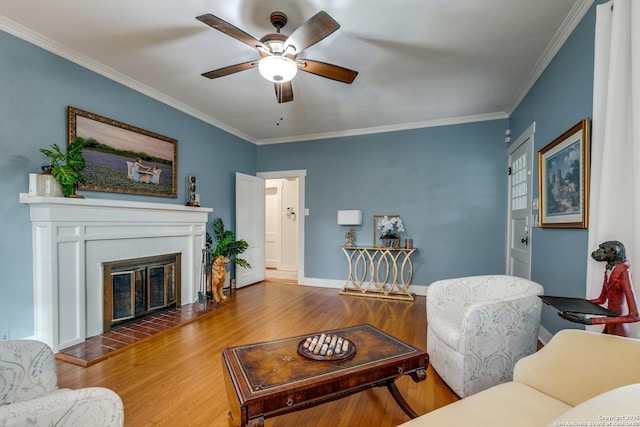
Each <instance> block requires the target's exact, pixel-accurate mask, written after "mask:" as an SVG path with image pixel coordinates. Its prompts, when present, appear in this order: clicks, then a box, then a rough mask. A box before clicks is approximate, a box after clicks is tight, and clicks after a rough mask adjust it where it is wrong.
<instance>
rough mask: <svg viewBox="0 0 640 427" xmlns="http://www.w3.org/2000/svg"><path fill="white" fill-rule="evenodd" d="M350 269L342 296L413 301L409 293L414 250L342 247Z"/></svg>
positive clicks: (412, 296)
mask: <svg viewBox="0 0 640 427" xmlns="http://www.w3.org/2000/svg"><path fill="white" fill-rule="evenodd" d="M341 249H342V252H344V254H345V256H346V257H347V262H348V266H349V271H348V276H347V281H346V283H345V284H344V287H343V288H342V290H341V291H340V294H342V295H356V296H367V297H377V298H390V299H396V300H403V301H413V300H414V295H413V294H412V293H411V292H409V285H410V284H411V277H412V276H413V263H412V262H411V254H413V253H414V252H415V251H416V249H415V248H412V249H403V248H387V247H354V246H352V247H349V246H343V247H341Z"/></svg>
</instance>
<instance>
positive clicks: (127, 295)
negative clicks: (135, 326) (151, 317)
mask: <svg viewBox="0 0 640 427" xmlns="http://www.w3.org/2000/svg"><path fill="white" fill-rule="evenodd" d="M103 268H104V290H105V293H104V296H105V298H104V300H105V303H104V331H105V332H107V331H109V330H111V326H112V325H114V324H118V323H121V322H125V321H129V320H131V319H136V318H139V317H143V316H145V315H147V314H149V313H151V312H153V311H156V310H159V309H163V308H167V307H172V306H176V307H177V306H180V297H179V296H180V254H171V255H163V256H156V257H149V258H138V259H132V260H125V261H116V262H109V263H105V264H103Z"/></svg>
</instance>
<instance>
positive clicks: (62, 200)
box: [20, 193, 213, 212]
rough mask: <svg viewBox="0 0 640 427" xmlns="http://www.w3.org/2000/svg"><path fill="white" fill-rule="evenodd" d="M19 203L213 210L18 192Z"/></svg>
mask: <svg viewBox="0 0 640 427" xmlns="http://www.w3.org/2000/svg"><path fill="white" fill-rule="evenodd" d="M20 203H23V204H29V205H41V206H49V207H60V208H63V207H76V208H104V209H134V210H141V209H142V210H150V211H176V212H181V211H182V212H213V209H211V208H203V207H194V206H183V205H177V204H173V203H149V202H133V201H128V200H113V199H91V198H85V199H77V198H72V197H43V196H31V195H29V194H27V193H20Z"/></svg>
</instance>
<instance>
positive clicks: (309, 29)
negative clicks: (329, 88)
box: [196, 11, 358, 103]
mask: <svg viewBox="0 0 640 427" xmlns="http://www.w3.org/2000/svg"><path fill="white" fill-rule="evenodd" d="M196 19H197V20H199V21H201V22H203V23H205V24H207V25H209V26H211V27H212V28H215V29H216V30H218V31H221V32H223V33H225V34H226V35H228V36H230V37H233V38H234V39H236V40H239V41H241V42H242V43H245V44H247V45H249V46H251V47H252V48H255V49H256V50H257V51H258V53H259V54H260V57H261V58H260V59H257V60H252V61H247V62H242V63H240V64H235V65H230V66H228V67H223V68H219V69H217V70H212V71H208V72H206V73H203V74H202V75H203V76H204V77H207V78H209V79H216V78H218V77H223V76H227V75H229V74H233V73H237V72H239V71H244V70H248V69H251V68H255V67H258V70H259V71H260V74H261V75H262V76H263V77H264V78H265V79H267V80H269V81H272V82H274V84H275V89H276V98H277V100H278V102H279V103H282V102H289V101H293V88H292V86H291V79H293V78H294V77H295V75H296V73H297V71H298V70H302V71H306V72H307V73H311V74H315V75H317V76H320V77H325V78H328V79H332V80H336V81H339V82H342V83H347V84H351V83H352V82H353V80H354V79H355V78H356V76H357V75H358V72H357V71H353V70H350V69H348V68H344V67H340V66H338V65H333V64H327V63H325V62H320V61H313V60H310V59H306V58H298V55H299V54H300V53H301V52H302V51H303V50H305V49H306V48H308V47H310V46H312V45H314V44H316V43H318V42H319V41H320V40H322V39H324V38H325V37H327V36H329V35H330V34H332V33H333V32H334V31H336V30H337V29H338V28H340V24H338V23H337V22H336V21H335V20H334V19H333V18H332V17H331V16H329V14H327V13H326V12H324V11H321V12H318V13H317V14H315V15H314V16H312V17H311V18H309V19H308V20H307V21H306V22H305V23H304V24H302V25H301V26H300V27H298V29H296V30H295V31H294V32H293V33H292V34H291V35H290V36H288V37H287V36H285V35H284V34H281V33H280V30H281V29H282V27H284V26H285V25H286V23H287V15H285V14H284V13H283V12H273V13H271V15H270V20H271V24H272V25H273V26H274V27H275V28H276V33H271V34H267V35H265V36H264V37H262V38H261V39H260V40H258V39H256V38H255V37H253V36H251V35H249V34H247V33H246V32H244V31H242V30H241V29H239V28H238V27H236V26H234V25H232V24H230V23H228V22H226V21H225V20H223V19H221V18H218V17H217V16H215V15H212V14H210V13H207V14H204V15H200V16H197V17H196Z"/></svg>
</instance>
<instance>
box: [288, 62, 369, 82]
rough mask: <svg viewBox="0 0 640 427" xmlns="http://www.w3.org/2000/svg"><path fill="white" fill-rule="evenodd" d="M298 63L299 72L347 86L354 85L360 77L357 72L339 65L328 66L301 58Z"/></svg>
mask: <svg viewBox="0 0 640 427" xmlns="http://www.w3.org/2000/svg"><path fill="white" fill-rule="evenodd" d="M296 63H297V64H298V69H299V70H302V71H306V72H307V73H311V74H315V75H317V76H320V77H325V78H327V79H332V80H336V81H339V82H342V83H347V84H351V83H353V81H354V80H355V78H356V76H357V75H358V72H357V71H354V70H350V69H348V68H344V67H340V66H338V65H333V64H327V63H326V62H320V61H313V60H311V59H302V58H301V59H298V60H297V61H296Z"/></svg>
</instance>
